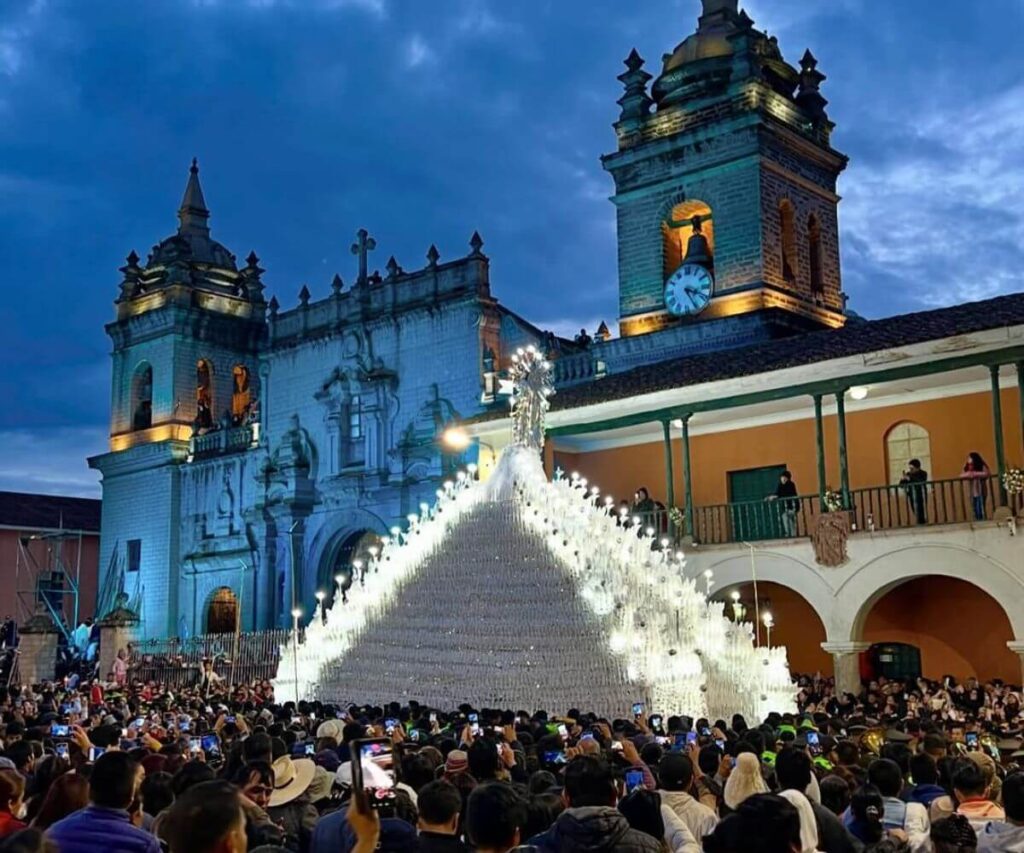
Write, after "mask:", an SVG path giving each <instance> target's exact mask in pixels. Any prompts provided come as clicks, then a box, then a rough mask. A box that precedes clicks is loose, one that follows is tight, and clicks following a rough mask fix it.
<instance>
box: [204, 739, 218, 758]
mask: <svg viewBox="0 0 1024 853" xmlns="http://www.w3.org/2000/svg"><path fill="white" fill-rule="evenodd" d="M200 743H202V745H203V749H205V750H206V751H207V752H208V753H210V755H220V739H219V738H218V737H217V735H203V737H202V739H201V741H200Z"/></svg>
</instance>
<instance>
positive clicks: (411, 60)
mask: <svg viewBox="0 0 1024 853" xmlns="http://www.w3.org/2000/svg"><path fill="white" fill-rule="evenodd" d="M435 58H436V54H435V53H434V49H433V48H432V47H431V46H430V45H429V44H428V43H427V40H426V39H425V38H424V37H423V36H422V35H421V34H420V33H413V34H412V35H411V36H410V37H409V38H408V40H407V41H406V43H405V52H404V54H403V56H402V61H403V62H404V63H405V67H406V68H419V67H420V66H421V65H427V64H429V63H431V62H433V61H434V59H435Z"/></svg>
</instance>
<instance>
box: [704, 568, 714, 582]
mask: <svg viewBox="0 0 1024 853" xmlns="http://www.w3.org/2000/svg"><path fill="white" fill-rule="evenodd" d="M714 576H715V573H714V572H713V571H711V569H705V570H704V577H706V578H707V579H708V580H711V579H712V578H713V577H714Z"/></svg>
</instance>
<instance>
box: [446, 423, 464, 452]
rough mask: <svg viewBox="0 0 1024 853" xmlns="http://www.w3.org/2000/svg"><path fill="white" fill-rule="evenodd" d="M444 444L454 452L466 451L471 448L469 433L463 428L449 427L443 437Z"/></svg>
mask: <svg viewBox="0 0 1024 853" xmlns="http://www.w3.org/2000/svg"><path fill="white" fill-rule="evenodd" d="M442 440H443V441H444V443H445V444H446V445H447V446H448V447H449V448H451V449H452V450H465V449H466V448H467V447H469V442H470V438H469V433H468V432H466V431H465V430H464V429H462V427H449V428H448V429H446V430H445V431H444V436H443V437H442Z"/></svg>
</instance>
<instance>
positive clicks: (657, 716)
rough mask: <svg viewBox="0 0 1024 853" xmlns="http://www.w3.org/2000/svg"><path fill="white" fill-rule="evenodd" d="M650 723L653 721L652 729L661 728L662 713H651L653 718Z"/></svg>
mask: <svg viewBox="0 0 1024 853" xmlns="http://www.w3.org/2000/svg"><path fill="white" fill-rule="evenodd" d="M650 723H651V728H652V729H660V728H661V715H660V714H652V715H651V719H650Z"/></svg>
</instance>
